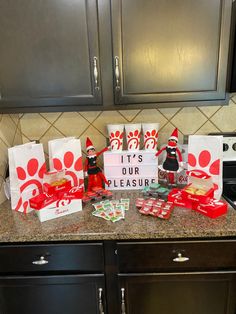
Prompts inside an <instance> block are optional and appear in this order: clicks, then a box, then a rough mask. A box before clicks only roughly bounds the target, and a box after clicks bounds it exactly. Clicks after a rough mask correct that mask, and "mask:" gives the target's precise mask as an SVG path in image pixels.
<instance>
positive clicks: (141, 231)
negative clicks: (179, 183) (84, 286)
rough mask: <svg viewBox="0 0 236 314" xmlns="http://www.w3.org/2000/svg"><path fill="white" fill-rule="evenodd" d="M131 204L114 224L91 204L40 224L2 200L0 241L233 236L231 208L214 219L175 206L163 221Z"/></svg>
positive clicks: (121, 194)
mask: <svg viewBox="0 0 236 314" xmlns="http://www.w3.org/2000/svg"><path fill="white" fill-rule="evenodd" d="M137 196H138V192H117V193H115V197H114V198H117V199H119V198H120V197H123V198H126V197H130V198H131V199H133V200H134V199H135V198H136V197H137ZM131 203H132V204H131V206H130V210H129V211H128V212H126V218H125V220H122V221H119V222H116V223H112V222H110V221H105V220H104V219H101V218H97V217H94V216H92V215H91V212H92V210H93V208H92V206H91V204H90V205H86V206H85V207H84V209H83V210H82V211H81V212H78V213H75V214H71V215H68V216H65V217H61V218H57V219H53V220H49V221H46V222H43V223H41V222H40V221H39V220H38V218H37V217H36V216H35V215H34V213H30V214H27V215H24V214H21V213H17V212H13V211H12V210H11V209H10V204H9V202H5V203H4V204H3V205H1V206H0V242H2V243H6V242H39V241H40V242H41V241H42V242H47V241H80V240H83V241H84V240H86V241H87V240H88V241H89V240H92V241H94V240H114V239H117V240H122V239H173V238H212V237H213V238H217V237H236V211H235V210H233V209H232V208H231V207H229V210H228V213H227V215H224V216H221V217H218V218H216V219H210V218H208V217H205V216H203V215H201V214H199V213H197V212H194V211H191V210H189V209H184V208H177V207H176V208H175V209H174V211H173V213H172V216H171V218H170V219H169V220H167V221H164V220H161V219H158V218H155V217H150V216H143V215H141V214H139V212H138V211H137V209H136V208H135V206H134V202H132V201H131Z"/></svg>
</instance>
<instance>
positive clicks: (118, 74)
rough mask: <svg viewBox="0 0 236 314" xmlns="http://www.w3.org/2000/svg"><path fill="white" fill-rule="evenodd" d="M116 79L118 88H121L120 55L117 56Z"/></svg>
mask: <svg viewBox="0 0 236 314" xmlns="http://www.w3.org/2000/svg"><path fill="white" fill-rule="evenodd" d="M115 79H116V90H119V89H120V68H119V57H115Z"/></svg>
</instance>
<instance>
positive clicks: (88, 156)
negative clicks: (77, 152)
mask: <svg viewBox="0 0 236 314" xmlns="http://www.w3.org/2000/svg"><path fill="white" fill-rule="evenodd" d="M96 156H97V155H96V154H94V155H87V158H94V157H96Z"/></svg>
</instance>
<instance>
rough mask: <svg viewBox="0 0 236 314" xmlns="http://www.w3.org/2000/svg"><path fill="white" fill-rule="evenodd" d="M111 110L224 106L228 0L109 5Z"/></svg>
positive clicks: (115, 0)
mask: <svg viewBox="0 0 236 314" xmlns="http://www.w3.org/2000/svg"><path fill="white" fill-rule="evenodd" d="M111 1H112V25H113V53H114V55H113V58H114V85H115V102H116V104H125V103H148V102H159V103H169V105H171V103H172V102H181V101H185V102H186V101H189V102H191V101H201V100H225V98H226V92H225V90H226V72H227V59H228V43H229V34H230V14H231V13H230V12H231V2H232V1H231V0H214V1H213V0H211V1H206V0H199V1H195V0H175V1H174V0H173V1H171V0H169V1H166V0H150V1H146V0H129V1H126V0H111Z"/></svg>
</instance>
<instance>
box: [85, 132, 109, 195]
mask: <svg viewBox="0 0 236 314" xmlns="http://www.w3.org/2000/svg"><path fill="white" fill-rule="evenodd" d="M86 150H87V153H88V155H87V157H86V161H85V166H84V171H85V172H87V173H88V191H91V190H92V188H93V187H95V186H97V187H103V182H104V183H106V185H109V183H108V181H107V179H106V177H105V176H104V174H103V173H102V170H101V169H100V168H99V167H98V166H97V157H98V156H99V155H101V154H102V153H104V152H105V151H107V150H108V147H105V148H104V149H102V150H101V151H100V152H98V153H97V152H96V151H95V148H94V146H93V144H92V142H91V140H90V139H89V138H88V137H87V140H86Z"/></svg>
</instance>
